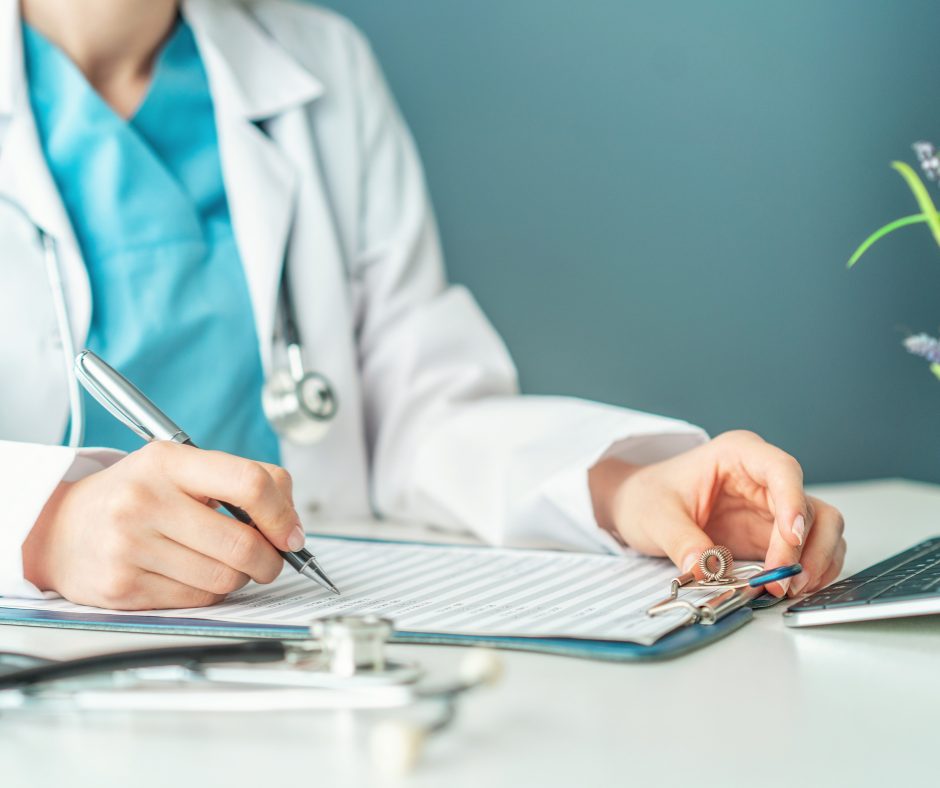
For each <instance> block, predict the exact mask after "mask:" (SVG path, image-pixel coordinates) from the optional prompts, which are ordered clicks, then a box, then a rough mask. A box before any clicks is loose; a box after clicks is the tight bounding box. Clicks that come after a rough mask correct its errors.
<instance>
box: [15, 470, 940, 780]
mask: <svg viewBox="0 0 940 788" xmlns="http://www.w3.org/2000/svg"><path fill="white" fill-rule="evenodd" d="M814 492H815V493H816V494H819V495H821V496H822V497H825V498H826V499H827V500H829V501H830V502H832V503H833V504H835V505H836V506H838V507H839V508H840V509H841V510H842V511H843V513H844V514H845V516H846V521H847V523H848V528H847V532H846V535H847V537H848V539H849V554H848V559H847V563H846V572H847V573H852V572H855V571H858V570H860V569H862V568H863V567H864V566H867V565H869V564H872V563H875V562H876V561H877V560H878V559H880V558H882V557H885V556H887V555H888V554H890V553H893V552H896V551H898V550H900V549H902V548H904V547H908V546H910V545H912V544H914V543H915V542H917V541H918V540H919V539H922V538H925V537H928V536H934V535H936V534H940V487H933V486H930V485H922V484H912V483H908V482H898V481H888V482H874V483H866V484H857V485H837V486H831V487H826V488H818V489H816V490H814ZM780 613H781V608H776V609H771V610H768V611H763V612H758V613H757V614H756V620H755V621H754V622H752V623H750V624H748V625H747V626H746V627H744V628H743V629H742V630H740V631H739V632H737V633H735V634H733V635H731V636H729V637H728V638H727V639H725V640H723V641H721V642H720V643H718V644H716V645H714V646H712V647H710V648H707V649H705V650H703V651H699V652H696V653H694V654H691V655H688V656H685V657H681V658H679V659H677V660H674V661H671V662H665V663H658V664H651V665H630V664H625V665H615V664H608V663H600V662H588V661H583V660H574V659H567V658H561V657H551V656H544V655H533V654H521V653H512V652H503V653H504V656H505V660H506V664H507V674H506V678H505V681H504V683H503V684H502V685H501V686H499V687H497V688H496V689H495V690H492V691H489V692H485V693H481V694H479V695H477V696H474V697H471V698H468V699H467V700H466V701H465V702H464V703H463V704H462V706H461V709H460V716H459V719H458V721H457V723H456V724H455V726H454V727H453V728H451V729H450V730H449V731H448V732H446V733H445V734H443V735H441V736H440V737H439V738H437V739H436V740H434V741H433V742H432V743H431V745H430V746H429V748H428V750H427V753H426V757H425V761H424V763H423V764H422V766H421V767H419V769H418V771H417V772H416V773H415V774H414V775H413V776H412V777H411V778H409V779H408V780H406V781H405V783H404V784H405V785H407V786H434V787H435V788H437V787H439V786H440V787H443V786H446V787H447V788H461V787H462V786H473V788H480V786H485V788H498V787H499V786H511V788H521V787H524V786H540V788H541V787H544V788H551V787H552V786H565V788H568V787H569V786H607V785H632V786H652V785H669V786H671V785H685V786H723V788H729V787H730V786H733V785H736V784H742V783H752V784H755V785H759V786H788V788H789V786H794V785H797V786H816V785H824V784H828V785H833V786H842V785H852V786H868V785H872V786H874V785H878V786H884V785H914V784H936V782H937V780H938V777H937V773H938V766H937V765H936V763H935V762H934V761H933V758H932V757H931V753H933V752H934V747H935V745H936V731H937V715H936V710H937V709H938V708H940V616H931V617H926V618H919V619H907V620H901V621H894V622H872V623H863V624H851V625H839V626H830V627H819V628H813V629H803V630H790V629H785V628H784V626H783V624H782V623H781V620H780ZM183 640H184V639H182V638H169V637H157V636H147V635H112V634H106V633H96V632H76V631H57V630H51V629H37V628H25V627H9V626H6V627H3V626H0V649H2V650H15V651H26V652H31V653H38V654H46V655H49V656H60V657H61V656H71V655H76V656H77V655H83V654H89V653H93V652H96V651H105V650H112V649H119V648H132V647H135V646H154V645H160V644H168V643H170V642H182V641H183ZM188 640H190V641H195V639H188ZM393 653H394V654H395V655H399V656H404V657H411V658H419V659H421V660H422V661H423V662H424V663H425V664H428V665H431V666H437V667H438V668H439V669H440V670H442V671H444V670H449V669H452V668H453V666H454V665H455V664H456V662H457V661H458V660H459V658H460V655H461V651H460V650H457V649H448V648H438V647H427V646H411V647H406V646H396V647H393ZM708 709H714V711H713V712H712V713H709V711H708ZM710 720H712V721H710ZM366 728H367V726H366V720H364V719H363V718H362V717H356V716H352V715H347V714H343V713H338V712H329V713H290V714H279V715H273V714H259V715H248V714H245V715H231V714H230V715H210V714H189V715H181V714H172V713H165V714H130V713H128V714H103V713H99V714H81V715H79V714H76V715H75V716H64V717H63V716H60V717H39V716H30V717H25V716H13V715H9V716H5V717H2V718H0V786H3V788H21V787H23V788H27V787H28V788H32V787H33V786H50V788H51V787H53V786H55V788H59V786H70V788H81V787H83V786H95V788H103V787H105V786H122V788H124V787H126V788H138V786H141V787H143V786H160V788H166V786H171V787H172V788H187V787H188V786H200V788H202V787H204V786H233V787H240V786H264V785H271V784H277V785H305V784H309V785H318V786H321V787H323V788H325V787H326V786H329V787H330V788H333V787H334V786H336V787H344V786H360V785H374V784H376V782H375V781H374V779H373V777H372V774H371V772H370V768H369V766H368V763H367V762H366V761H365V758H364V756H363V751H362V749H360V747H361V744H360V742H361V740H362V739H363V738H364V736H365V733H366ZM304 763H306V764H308V767H307V769H306V772H304V771H301V770H300V767H301V764H304Z"/></svg>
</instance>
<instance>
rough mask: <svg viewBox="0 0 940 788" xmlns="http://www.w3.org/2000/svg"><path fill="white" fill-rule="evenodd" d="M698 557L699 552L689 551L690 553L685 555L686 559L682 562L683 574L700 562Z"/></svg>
mask: <svg viewBox="0 0 940 788" xmlns="http://www.w3.org/2000/svg"><path fill="white" fill-rule="evenodd" d="M698 558H699V555H698V553H689V555H687V556H686V557H685V561H683V562H682V574H685V573H686V572H691V571H692V567H693V566H695V565H696V564H697V563H698Z"/></svg>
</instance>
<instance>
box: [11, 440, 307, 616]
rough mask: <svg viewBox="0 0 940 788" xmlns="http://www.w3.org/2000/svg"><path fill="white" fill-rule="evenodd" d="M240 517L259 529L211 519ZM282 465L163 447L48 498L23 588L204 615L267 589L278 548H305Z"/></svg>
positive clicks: (100, 603)
mask: <svg viewBox="0 0 940 788" xmlns="http://www.w3.org/2000/svg"><path fill="white" fill-rule="evenodd" d="M220 500H223V501H227V502H229V503H232V504H235V505H236V506H239V507H241V508H242V509H245V510H246V511H247V512H249V513H250V514H251V516H252V518H253V520H254V523H255V524H256V525H257V526H258V530H255V529H254V528H252V527H251V526H248V525H244V524H243V523H240V522H238V521H237V520H234V519H232V518H231V517H228V516H226V515H224V514H222V513H221V512H218V511H215V509H216V508H217V507H218V506H219V504H218V501H220ZM303 542H304V535H303V529H302V528H301V526H300V518H299V517H298V515H297V513H296V511H294V507H293V500H292V486H291V478H290V475H289V474H288V473H287V471H285V470H284V469H283V468H279V467H277V466H275V465H268V464H266V463H258V462H253V461H251V460H245V459H242V458H240V457H234V456H232V455H229V454H223V453H221V452H214V451H203V450H201V449H197V448H194V447H191V446H183V445H181V444H178V443H172V442H169V441H161V442H156V443H150V444H147V445H146V446H144V447H143V448H141V449H139V450H138V451H135V452H133V453H131V454H129V455H127V457H124V458H123V459H121V460H119V461H118V462H117V463H115V464H114V465H113V466H111V467H110V468H108V469H106V470H103V471H100V472H98V473H94V474H92V475H90V476H87V477H86V478H84V479H82V480H80V481H77V482H72V483H66V482H63V483H62V484H60V485H59V487H58V488H57V489H56V492H55V493H54V494H53V496H52V497H51V498H50V499H49V501H48V502H47V504H46V506H45V507H44V509H43V511H42V514H41V515H40V516H39V519H38V520H37V521H36V524H35V526H34V527H33V529H32V531H31V532H30V534H29V536H28V537H27V539H26V541H25V543H24V544H23V568H24V574H25V577H26V579H27V580H29V581H30V582H32V583H34V584H35V585H36V586H38V587H39V588H40V589H41V590H44V591H45V590H49V591H55V592H57V593H59V594H61V595H62V596H64V597H65V598H66V599H68V600H70V601H72V602H76V603H78V604H85V605H94V606H96V607H104V608H112V609H120V610H149V609H159V608H175V607H202V606H205V605H211V604H214V603H215V602H218V601H220V600H221V599H223V598H224V597H225V595H226V594H228V593H230V592H232V591H235V590H237V589H239V588H241V587H242V586H244V585H245V584H246V583H247V582H248V581H249V579H251V580H255V581H256V582H258V583H270V582H271V581H272V580H274V579H275V578H276V577H277V576H278V574H280V572H281V569H282V568H283V565H284V562H283V559H282V558H281V556H280V555H279V554H278V553H277V551H276V550H275V546H276V547H278V548H280V549H281V550H296V549H300V548H301V547H302V546H303Z"/></svg>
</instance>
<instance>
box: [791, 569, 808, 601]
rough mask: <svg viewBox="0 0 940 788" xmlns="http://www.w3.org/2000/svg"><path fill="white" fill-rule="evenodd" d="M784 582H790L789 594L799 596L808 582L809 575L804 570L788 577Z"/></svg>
mask: <svg viewBox="0 0 940 788" xmlns="http://www.w3.org/2000/svg"><path fill="white" fill-rule="evenodd" d="M791 581H792V582H791ZM786 582H788V583H790V595H791V596H799V595H800V592H801V591H802V590H803V589H804V588H806V584H807V583H808V582H809V575H808V574H806V572H800V573H799V574H798V575H797V576H796V577H788V578H787V580H786Z"/></svg>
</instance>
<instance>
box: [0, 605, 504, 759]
mask: <svg viewBox="0 0 940 788" xmlns="http://www.w3.org/2000/svg"><path fill="white" fill-rule="evenodd" d="M310 633H311V638H310V639H309V640H302V641H296V642H293V641H278V640H251V641H246V642H242V643H223V644H220V645H210V646H205V645H200V646H178V647H170V648H154V649H142V650H136V651H124V652H118V653H112V654H103V655H100V656H94V657H86V658H83V659H73V660H67V661H61V662H60V661H55V660H48V659H42V658H40V657H33V656H29V655H25V654H14V653H3V652H0V714H3V713H15V712H29V711H40V712H42V711H45V712H64V711H69V712H73V711H130V710H133V711H150V712H154V711H202V712H253V711H254V712H260V711H286V710H293V711H298V710H307V711H309V710H323V709H330V710H335V709H400V708H404V707H407V706H416V705H418V704H433V705H434V706H435V707H437V709H438V711H437V713H436V714H435V715H434V716H433V717H432V718H431V719H430V720H426V721H424V722H422V723H417V722H413V721H406V720H404V719H395V718H392V719H387V720H385V721H383V722H381V723H380V724H378V725H377V726H375V727H374V728H373V730H372V735H371V736H370V741H369V750H370V756H371V758H372V760H373V762H374V764H375V766H376V767H378V769H379V770H380V771H383V772H387V773H390V774H403V773H406V772H408V771H410V770H411V769H413V768H414V766H415V765H416V764H417V762H418V760H419V758H420V755H421V751H422V749H423V746H424V743H425V742H426V741H427V739H428V737H429V736H430V735H432V734H434V733H437V732H438V731H441V730H443V729H445V728H446V727H447V726H448V725H449V724H450V723H451V721H452V720H453V719H454V717H455V714H456V702H457V700H458V698H460V697H461V696H463V695H465V694H466V693H467V692H470V691H471V690H474V689H477V688H479V687H484V686H492V685H493V684H495V683H496V682H497V681H498V680H499V678H500V676H501V674H502V665H501V663H500V661H499V659H498V657H497V656H496V655H495V654H494V653H493V652H491V651H489V650H487V649H480V648H473V649H470V650H469V652H468V654H467V656H466V657H465V658H464V660H463V662H462V663H461V665H460V669H459V675H458V677H457V679H456V680H455V681H451V682H449V683H446V684H443V685H439V686H427V685H425V684H424V683H423V679H424V671H423V670H422V668H421V667H420V666H419V665H417V664H415V663H408V662H399V661H395V660H391V659H388V658H387V657H386V656H385V644H386V643H387V641H388V638H389V636H390V635H391V633H392V623H391V622H390V621H389V620H387V619H382V618H378V617H376V616H339V617H334V618H325V619H320V620H318V621H314V622H313V624H311V626H310ZM155 689H157V690H159V691H158V692H155V691H154V690H155Z"/></svg>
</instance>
